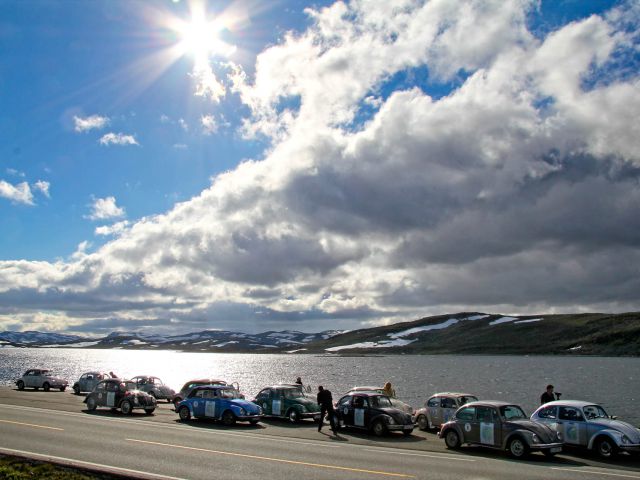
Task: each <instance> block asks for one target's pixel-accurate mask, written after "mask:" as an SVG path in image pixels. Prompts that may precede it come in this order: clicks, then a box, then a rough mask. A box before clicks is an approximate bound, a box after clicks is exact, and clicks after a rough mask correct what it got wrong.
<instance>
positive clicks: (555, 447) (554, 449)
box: [529, 443, 562, 453]
mask: <svg viewBox="0 0 640 480" xmlns="http://www.w3.org/2000/svg"><path fill="white" fill-rule="evenodd" d="M529 448H530V449H531V450H539V451H549V452H551V453H560V452H561V451H562V443H532V444H530V445H529Z"/></svg>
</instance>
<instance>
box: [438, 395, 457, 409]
mask: <svg viewBox="0 0 640 480" xmlns="http://www.w3.org/2000/svg"><path fill="white" fill-rule="evenodd" d="M440 406H441V407H442V408H457V405H456V401H455V399H453V398H450V397H442V402H441V403H440Z"/></svg>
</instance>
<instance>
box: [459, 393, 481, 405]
mask: <svg viewBox="0 0 640 480" xmlns="http://www.w3.org/2000/svg"><path fill="white" fill-rule="evenodd" d="M477 401H478V398H477V397H474V396H473V395H462V396H460V397H458V405H460V406H462V405H466V404H467V403H469V402H477Z"/></svg>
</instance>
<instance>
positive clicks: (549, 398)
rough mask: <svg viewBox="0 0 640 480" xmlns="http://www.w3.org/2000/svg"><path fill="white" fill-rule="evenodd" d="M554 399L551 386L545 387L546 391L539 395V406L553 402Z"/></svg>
mask: <svg viewBox="0 0 640 480" xmlns="http://www.w3.org/2000/svg"><path fill="white" fill-rule="evenodd" d="M555 399H556V397H555V395H554V394H553V385H547V389H546V390H545V392H544V393H543V394H542V395H540V404H542V405H544V404H545V403H549V402H553V401H554V400H555Z"/></svg>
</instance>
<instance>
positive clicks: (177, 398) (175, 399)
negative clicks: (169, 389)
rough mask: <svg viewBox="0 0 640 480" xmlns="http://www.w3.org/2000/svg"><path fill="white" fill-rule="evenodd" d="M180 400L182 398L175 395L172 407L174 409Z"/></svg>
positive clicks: (176, 408) (176, 409)
mask: <svg viewBox="0 0 640 480" xmlns="http://www.w3.org/2000/svg"><path fill="white" fill-rule="evenodd" d="M181 401H182V399H181V398H180V397H176V398H174V399H173V408H174V409H175V411H176V412H177V411H178V405H179V404H180V402H181Z"/></svg>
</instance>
